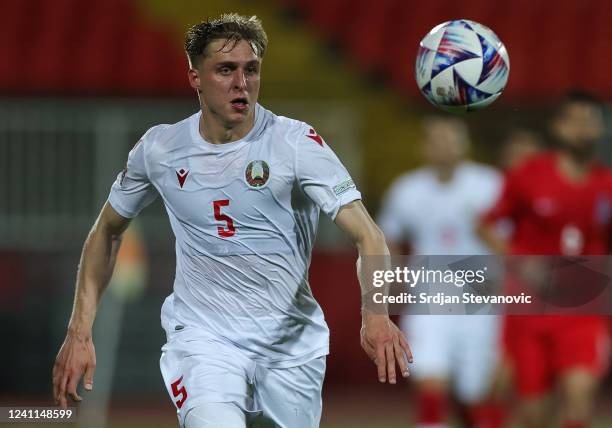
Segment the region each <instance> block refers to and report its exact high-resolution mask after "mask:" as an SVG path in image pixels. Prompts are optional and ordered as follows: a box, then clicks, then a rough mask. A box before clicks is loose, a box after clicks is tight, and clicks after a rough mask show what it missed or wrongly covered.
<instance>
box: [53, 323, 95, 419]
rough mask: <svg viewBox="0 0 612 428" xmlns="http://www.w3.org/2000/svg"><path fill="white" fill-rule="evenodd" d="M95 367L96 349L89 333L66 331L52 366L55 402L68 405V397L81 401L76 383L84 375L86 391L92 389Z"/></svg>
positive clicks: (65, 406)
mask: <svg viewBox="0 0 612 428" xmlns="http://www.w3.org/2000/svg"><path fill="white" fill-rule="evenodd" d="M95 368H96V351H95V349H94V345H93V340H92V338H91V334H82V333H76V332H70V331H69V332H68V334H67V335H66V339H65V340H64V343H63V345H62V347H61V349H60V351H59V353H58V354H57V357H56V358H55V365H54V366H53V398H54V400H55V404H57V405H59V406H61V407H62V408H64V409H65V408H67V407H68V397H70V398H71V399H72V400H73V401H76V402H78V401H81V400H82V398H81V397H80V396H79V395H78V394H77V385H78V384H79V381H80V380H81V377H83V376H84V379H83V384H84V387H85V390H86V391H91V390H92V389H93V376H94V371H95Z"/></svg>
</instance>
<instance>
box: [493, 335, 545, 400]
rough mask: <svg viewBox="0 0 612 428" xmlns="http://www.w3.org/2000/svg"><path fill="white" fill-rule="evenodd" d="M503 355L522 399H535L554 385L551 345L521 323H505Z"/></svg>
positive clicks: (516, 390) (543, 394)
mask: <svg viewBox="0 0 612 428" xmlns="http://www.w3.org/2000/svg"><path fill="white" fill-rule="evenodd" d="M506 329H507V331H506V332H505V333H504V334H505V335H506V337H507V338H508V339H507V341H506V357H507V361H509V362H510V363H511V366H512V373H513V376H514V384H515V392H516V394H517V395H518V396H519V398H520V399H521V400H532V399H533V400H537V399H538V397H543V396H545V395H547V394H548V392H549V391H550V390H551V389H552V388H553V386H554V374H553V372H552V368H551V355H550V351H551V349H550V344H549V343H548V341H547V340H546V338H545V337H543V336H542V335H540V334H538V332H535V333H532V332H530V331H528V330H527V329H526V326H524V325H518V326H516V325H507V326H506Z"/></svg>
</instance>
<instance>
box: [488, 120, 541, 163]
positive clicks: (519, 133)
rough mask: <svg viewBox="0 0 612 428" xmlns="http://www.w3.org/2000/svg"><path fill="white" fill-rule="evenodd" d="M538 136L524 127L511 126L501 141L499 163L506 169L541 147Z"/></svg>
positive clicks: (537, 151)
mask: <svg viewBox="0 0 612 428" xmlns="http://www.w3.org/2000/svg"><path fill="white" fill-rule="evenodd" d="M543 146H544V145H543V143H542V139H541V138H540V136H539V135H538V134H537V133H535V132H534V131H531V130H529V129H526V128H512V129H511V130H510V131H509V132H508V134H507V135H506V136H505V138H504V139H503V141H502V149H501V152H500V156H499V165H500V167H501V168H502V169H503V170H504V171H507V170H509V169H511V168H512V167H514V166H516V165H518V164H519V163H521V162H522V161H523V160H525V159H526V158H528V157H530V156H533V155H535V154H537V153H539V152H540V151H541V150H542V148H543Z"/></svg>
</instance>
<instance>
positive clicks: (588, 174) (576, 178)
mask: <svg viewBox="0 0 612 428" xmlns="http://www.w3.org/2000/svg"><path fill="white" fill-rule="evenodd" d="M551 129H552V131H553V134H554V136H555V138H556V141H557V146H556V148H555V149H554V150H552V151H550V152H546V153H544V154H541V155H538V156H535V157H532V158H530V159H528V160H527V161H525V162H523V163H521V164H519V165H518V166H517V167H516V168H514V169H513V170H511V171H510V173H509V174H508V176H507V179H506V183H505V185H504V190H503V191H502V195H501V197H500V200H499V201H498V202H497V204H496V206H495V207H494V208H493V209H492V210H491V212H490V213H489V214H488V215H487V216H486V217H485V220H484V223H483V225H482V227H481V228H480V234H481V236H482V237H483V238H484V239H485V240H486V241H487V242H488V243H489V244H490V245H491V247H492V248H494V249H495V250H496V251H497V252H498V253H499V254H514V255H597V254H607V252H608V245H609V243H608V242H607V239H608V228H609V225H610V216H611V214H612V211H611V203H612V199H611V197H612V193H611V187H610V184H611V181H610V173H609V171H608V170H607V169H606V168H604V167H603V166H601V165H599V164H598V163H597V162H596V161H595V160H594V159H593V157H594V156H593V155H594V150H595V143H596V142H597V141H598V140H599V139H600V138H601V137H602V135H603V129H604V125H603V112H602V107H601V105H600V104H599V103H598V102H597V101H595V100H594V99H593V98H591V97H590V96H588V95H586V94H581V93H575V94H571V95H569V96H568V97H567V98H566V99H564V100H563V102H562V103H561V105H560V107H559V108H558V111H557V112H556V115H555V117H554V120H553V122H552V124H551ZM500 218H507V219H510V220H512V221H513V222H514V232H513V234H512V237H511V239H510V241H509V242H507V241H506V240H505V239H504V238H503V237H502V236H500V235H499V233H497V231H496V230H495V229H494V228H493V227H491V224H492V222H494V221H497V220H498V219H500ZM504 338H505V339H504V340H505V344H506V347H507V352H508V355H509V357H510V359H511V361H512V364H513V370H514V379H515V383H516V390H517V393H518V394H519V397H520V399H521V417H522V419H523V423H524V426H527V427H533V428H537V427H547V426H550V424H551V423H553V421H555V416H561V419H562V424H563V425H562V427H563V428H585V427H587V426H589V424H590V420H591V416H592V406H593V400H594V395H595V392H596V389H597V385H598V382H599V379H600V378H601V376H602V375H603V373H604V372H605V369H606V365H607V362H608V358H609V349H608V348H609V343H608V340H609V338H608V335H607V331H606V323H605V319H603V318H600V317H588V316H584V317H580V316H566V317H561V316H508V317H507V318H506V323H505V331H504ZM554 392H556V393H558V394H559V398H560V400H561V403H560V404H559V406H558V407H556V408H554V410H553V408H552V400H553V397H552V395H551V394H552V393H554Z"/></svg>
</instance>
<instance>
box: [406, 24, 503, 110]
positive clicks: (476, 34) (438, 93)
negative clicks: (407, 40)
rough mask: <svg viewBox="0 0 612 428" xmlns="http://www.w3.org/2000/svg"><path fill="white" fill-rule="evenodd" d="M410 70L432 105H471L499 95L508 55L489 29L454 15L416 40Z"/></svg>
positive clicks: (465, 107)
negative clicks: (414, 57) (452, 19)
mask: <svg viewBox="0 0 612 428" xmlns="http://www.w3.org/2000/svg"><path fill="white" fill-rule="evenodd" d="M415 74H416V81H417V84H418V86H419V89H420V90H421V93H422V94H423V95H424V96H425V98H427V100H429V101H430V102H431V103H432V104H433V105H435V106H436V107H439V108H441V109H443V110H446V111H450V112H467V111H473V110H478V109H481V108H483V107H486V106H488V105H489V104H491V103H492V102H493V101H495V100H496V99H497V97H499V96H500V95H501V93H502V91H503V90H504V88H505V86H506V83H507V82H508V75H509V74H510V58H509V57H508V52H507V51H506V47H505V46H504V44H503V43H502V42H501V41H500V40H499V38H498V37H497V36H496V35H495V33H494V32H493V31H491V30H490V29H489V28H487V27H485V26H484V25H482V24H479V23H477V22H474V21H470V20H467V19H458V20H455V21H448V22H445V23H443V24H440V25H438V26H436V27H435V28H433V29H432V30H431V31H430V32H429V33H428V34H427V35H426V36H425V37H424V38H423V40H421V43H420V45H419V51H418V54H417V58H416V70H415Z"/></svg>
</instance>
